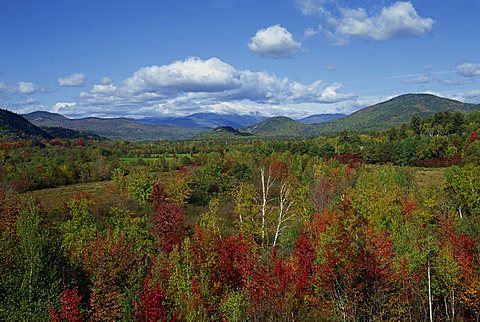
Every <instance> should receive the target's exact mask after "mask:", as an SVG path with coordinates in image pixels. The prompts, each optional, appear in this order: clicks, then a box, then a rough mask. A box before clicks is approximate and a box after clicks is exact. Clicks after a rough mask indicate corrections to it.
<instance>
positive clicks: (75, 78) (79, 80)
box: [58, 73, 86, 87]
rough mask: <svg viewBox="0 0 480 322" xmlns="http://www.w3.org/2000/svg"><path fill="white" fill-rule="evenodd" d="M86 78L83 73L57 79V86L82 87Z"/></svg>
mask: <svg viewBox="0 0 480 322" xmlns="http://www.w3.org/2000/svg"><path fill="white" fill-rule="evenodd" d="M85 80H86V76H85V74H83V73H75V74H72V75H70V76H66V77H63V78H59V79H58V86H62V87H82V86H83V85H85Z"/></svg>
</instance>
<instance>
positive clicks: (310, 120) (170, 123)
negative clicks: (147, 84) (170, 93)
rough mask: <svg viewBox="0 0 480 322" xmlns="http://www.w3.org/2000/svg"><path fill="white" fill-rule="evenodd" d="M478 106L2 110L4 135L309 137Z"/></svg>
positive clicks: (412, 98)
mask: <svg viewBox="0 0 480 322" xmlns="http://www.w3.org/2000/svg"><path fill="white" fill-rule="evenodd" d="M474 110H480V105H476V104H467V103H462V102H459V101H455V100H451V99H446V98H442V97H438V96H434V95H430V94H405V95H400V96H397V97H395V98H392V99H390V100H388V101H385V102H382V103H378V104H375V105H372V106H369V107H366V108H364V109H361V110H359V111H357V112H355V113H352V114H350V115H343V114H317V115H312V116H309V117H306V118H303V119H300V120H293V119H291V118H288V117H285V116H277V117H270V118H267V117H265V116H261V115H237V114H216V113H196V114H192V115H189V116H179V117H163V118H162V117H160V118H158V117H157V118H153V117H151V118H143V119H129V118H96V117H87V118H81V119H70V118H67V117H65V116H63V115H60V114H56V113H50V112H44V111H37V112H32V113H29V114H25V115H23V117H22V116H20V115H17V114H15V113H12V112H9V111H7V110H0V135H2V136H3V137H11V138H34V137H38V138H52V137H67V138H75V137H89V138H94V139H98V138H100V137H103V138H107V139H111V140H128V141H148V140H182V139H191V138H195V139H222V138H232V137H246V136H257V137H268V138H273V137H282V138H287V137H309V136H316V135H321V134H326V133H332V132H340V131H343V130H349V131H358V132H371V131H380V130H385V129H388V128H391V127H398V126H400V125H401V124H404V123H408V122H410V120H411V118H412V117H413V116H419V117H421V118H430V117H432V116H433V115H434V114H435V113H437V112H445V111H451V112H461V113H467V112H470V111H474ZM52 127H53V128H52ZM66 129H69V130H70V132H69V131H67V130H66ZM72 131H73V132H72ZM89 135H90V136H89Z"/></svg>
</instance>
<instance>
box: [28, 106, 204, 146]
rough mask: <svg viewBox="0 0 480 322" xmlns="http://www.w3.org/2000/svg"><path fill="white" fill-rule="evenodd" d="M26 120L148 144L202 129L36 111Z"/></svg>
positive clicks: (112, 138)
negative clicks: (150, 141)
mask: <svg viewBox="0 0 480 322" xmlns="http://www.w3.org/2000/svg"><path fill="white" fill-rule="evenodd" d="M25 117H26V118H27V119H28V120H30V121H31V122H32V123H33V124H35V125H37V126H46V127H64V128H67V129H72V130H76V131H84V132H90V133H93V134H96V135H99V136H101V137H105V138H107V139H111V140H128V141H148V140H180V139H189V138H192V137H193V136H195V135H196V134H198V133H200V132H202V130H201V129H196V128H186V127H181V126H169V125H148V124H143V123H139V122H137V121H134V120H131V119H126V118H97V117H87V118H81V119H69V118H66V117H64V116H62V115H60V114H56V113H49V112H33V113H29V114H25Z"/></svg>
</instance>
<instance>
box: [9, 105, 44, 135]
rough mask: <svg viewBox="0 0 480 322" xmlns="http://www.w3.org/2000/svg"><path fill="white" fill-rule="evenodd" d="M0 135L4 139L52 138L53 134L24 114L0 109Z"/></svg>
mask: <svg viewBox="0 0 480 322" xmlns="http://www.w3.org/2000/svg"><path fill="white" fill-rule="evenodd" d="M0 137H1V138H2V139H51V138H52V136H51V135H50V134H48V133H47V132H46V131H44V130H42V129H41V128H39V127H37V126H35V125H33V124H32V123H30V122H29V121H28V120H27V119H25V118H24V117H23V116H21V115H18V114H16V113H13V112H10V111H8V110H4V109H0Z"/></svg>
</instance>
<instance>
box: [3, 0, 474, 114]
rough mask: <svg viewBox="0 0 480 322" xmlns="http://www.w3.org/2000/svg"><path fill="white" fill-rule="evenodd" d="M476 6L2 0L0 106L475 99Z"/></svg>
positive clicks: (344, 106)
mask: <svg viewBox="0 0 480 322" xmlns="http://www.w3.org/2000/svg"><path fill="white" fill-rule="evenodd" d="M478 17H480V0H456V1H451V0H417V1H415V0H411V1H387V0H383V1H371V0H360V1H348V0H261V1H259V0H161V1H157V0H136V1H133V0H130V1H128V0H115V1H114V0H109V1H107V0H95V1H91V0H82V1H78V0H56V1H53V0H36V1H34V0H30V1H28V0H10V1H7V0H0V107H2V108H6V109H9V110H12V111H15V112H17V113H28V112H31V111H35V110H45V111H51V112H55V113H61V114H63V115H66V116H70V117H86V116H99V117H118V116H124V117H134V118H140V117H146V116H164V115H165V116H166V115H169V116H170V115H188V114H192V113H196V112H216V113H239V114H263V115H269V116H274V115H286V116H291V117H302V116H307V115H312V114H322V113H347V114H348V113H351V112H353V111H355V110H358V109H359V108H362V107H366V106H368V105H371V104H374V103H377V102H380V101H383V100H386V99H389V98H392V97H394V96H396V95H400V94H405V93H432V94H435V95H439V96H443V97H448V98H453V99H457V100H460V101H463V102H472V103H480V86H479V84H480V32H479V30H480V19H478Z"/></svg>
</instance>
